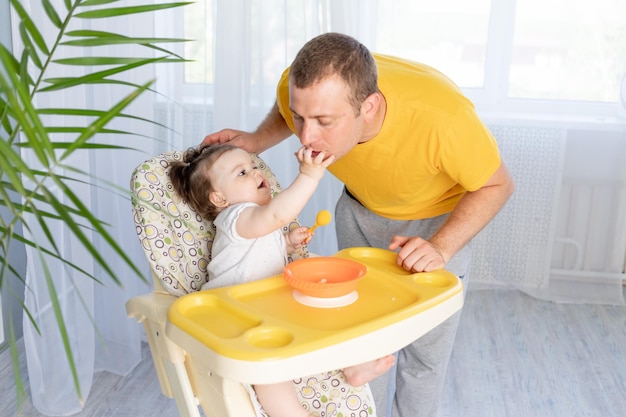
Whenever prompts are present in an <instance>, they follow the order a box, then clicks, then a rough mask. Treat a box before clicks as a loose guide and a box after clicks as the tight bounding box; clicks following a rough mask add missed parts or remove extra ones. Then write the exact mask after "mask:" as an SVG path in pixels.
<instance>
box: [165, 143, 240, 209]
mask: <svg viewBox="0 0 626 417" xmlns="http://www.w3.org/2000/svg"><path fill="white" fill-rule="evenodd" d="M234 149H239V148H237V147H236V146H233V145H229V144H219V143H218V144H213V145H208V146H205V147H203V148H189V149H187V151H186V152H185V153H184V155H183V160H182V161H177V160H175V161H172V162H170V164H169V166H170V181H171V182H172V186H173V187H174V190H175V191H176V192H177V193H178V194H179V195H180V196H181V197H182V199H183V200H184V201H186V202H187V204H189V205H190V206H191V207H192V208H193V209H194V210H195V211H196V213H198V214H199V215H200V216H202V217H203V218H205V219H206V220H209V221H213V220H215V218H216V217H217V214H218V213H219V212H220V209H219V208H218V207H215V206H214V205H213V203H211V200H209V195H210V194H211V193H212V192H213V191H214V189H213V185H212V184H211V179H210V177H209V170H210V169H211V167H212V166H213V164H214V163H215V161H217V160H218V158H219V157H220V156H222V155H224V154H225V153H226V152H229V151H232V150H234Z"/></svg>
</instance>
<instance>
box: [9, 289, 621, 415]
mask: <svg viewBox="0 0 626 417" xmlns="http://www.w3.org/2000/svg"><path fill="white" fill-rule="evenodd" d="M144 358H145V360H144V361H143V362H142V363H141V364H140V365H139V366H138V367H137V368H136V369H135V370H134V371H133V372H132V373H131V374H130V375H129V376H128V377H127V378H122V377H119V376H116V375H112V374H109V373H104V372H103V373H98V374H97V375H96V378H95V381H94V384H93V389H92V391H91V393H90V395H89V398H88V400H87V404H86V407H85V409H84V411H83V412H81V413H79V414H76V416H80V417H109V416H111V417H127V416H128V417H175V416H177V412H176V406H175V404H174V401H173V400H170V399H168V398H165V397H164V396H162V395H161V394H160V391H159V386H158V382H157V379H156V375H155V373H154V369H153V368H152V363H151V358H150V356H149V352H148V350H147V347H146V346H144ZM0 398H1V400H0V416H1V417H13V416H16V415H17V412H16V405H15V393H14V390H13V376H12V371H11V365H10V357H9V355H8V352H7V351H4V352H2V354H0ZM22 415H24V416H27V417H40V416H42V414H40V413H38V412H37V411H36V410H34V409H33V408H32V406H31V405H30V403H29V402H26V403H25V404H24V405H23V414H22ZM561 416H567V417H584V416H589V417H618V416H620V417H621V416H626V307H615V306H598V305H566V304H554V303H550V302H544V301H540V300H537V299H534V298H531V297H528V296H526V295H524V294H522V293H520V292H517V291H512V290H483V291H470V292H469V293H468V297H467V300H466V304H465V308H464V312H463V317H462V319H461V325H460V328H459V333H458V335H457V340H456V346H455V349H454V353H453V356H452V359H451V362H450V366H449V369H448V383H447V384H446V389H445V395H444V402H443V404H442V409H441V416H440V417H561Z"/></svg>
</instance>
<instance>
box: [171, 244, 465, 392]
mask: <svg viewBox="0 0 626 417" xmlns="http://www.w3.org/2000/svg"><path fill="white" fill-rule="evenodd" d="M333 256H337V257H342V258H348V259H352V260H355V261H358V262H361V263H363V264H365V265H366V266H367V268H368V271H367V273H366V274H365V276H364V277H363V279H361V281H360V282H359V284H358V288H357V293H358V299H356V301H354V302H352V303H351V304H349V305H345V306H340V307H324V308H319V307H311V306H308V305H304V304H302V303H301V302H299V301H297V300H296V298H294V294H293V289H292V288H291V287H289V286H288V285H287V283H286V282H285V280H284V279H283V277H282V275H277V276H274V277H270V278H266V279H263V280H259V281H255V282H250V283H246V284H241V285H235V286H231V287H224V288H217V289H213V290H209V291H201V292H198V293H193V294H189V295H186V296H183V297H180V298H179V299H178V300H176V301H175V302H174V303H173V304H172V306H171V308H170V310H169V313H168V319H169V322H168V325H167V329H166V332H167V334H168V337H169V338H170V339H171V340H173V341H174V342H175V343H176V344H178V345H179V346H181V347H182V348H183V349H185V350H186V351H188V352H190V353H192V356H193V357H194V358H202V359H201V360H202V361H203V362H204V363H205V364H206V366H207V367H208V369H211V370H212V371H213V372H217V373H218V374H220V375H222V376H223V377H227V378H230V379H234V380H236V381H240V382H247V383H257V384H260V383H273V382H279V381H285V380H289V379H293V378H296V377H299V376H303V375H309V374H314V373H318V372H321V371H326V370H332V369H340V368H343V367H345V366H349V365H354V364H357V363H361V362H364V361H367V360H371V359H375V358H377V357H380V356H383V355H386V354H389V353H392V352H395V351H397V350H399V349H401V348H402V347H404V346H406V345H407V344H409V343H411V342H413V341H414V340H416V339H418V338H419V337H421V336H422V335H423V334H425V333H426V332H428V331H429V330H430V329H432V328H433V327H435V326H437V325H438V324H440V323H441V322H443V321H444V320H445V319H447V318H448V317H450V316H451V315H452V314H454V312H456V311H458V310H459V309H460V308H461V307H462V305H463V296H462V293H463V291H462V283H461V282H460V280H459V279H458V278H457V277H456V276H455V275H454V274H452V273H450V272H448V271H435V272H428V273H415V274H411V273H408V272H407V271H404V270H403V269H402V268H400V267H398V266H397V265H396V263H395V259H396V254H395V253H394V252H391V251H387V250H382V249H375V248H349V249H345V250H342V251H340V252H338V253H336V254H335V255H333Z"/></svg>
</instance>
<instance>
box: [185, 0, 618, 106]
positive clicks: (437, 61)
mask: <svg viewBox="0 0 626 417" xmlns="http://www.w3.org/2000/svg"><path fill="white" fill-rule="evenodd" d="M221 1H222V0H202V1H198V2H196V3H195V4H193V5H191V6H187V7H186V8H185V25H184V26H185V30H184V36H185V37H186V38H188V39H196V40H197V41H195V42H191V43H189V45H187V46H186V48H187V50H186V51H185V54H186V57H187V58H189V59H191V60H193V62H190V63H188V64H185V72H184V79H185V83H186V87H187V88H188V89H186V91H189V92H190V94H192V95H193V94H198V92H199V91H203V88H205V90H204V91H212V90H206V87H209V88H211V87H212V83H213V80H214V78H213V76H214V59H215V58H214V57H215V55H214V54H215V32H216V29H218V28H217V27H216V26H218V25H221V27H222V29H221V30H222V31H221V32H220V35H219V36H221V37H222V38H229V39H230V36H229V34H232V33H237V32H236V31H237V30H238V29H237V25H244V27H245V28H247V32H246V34H244V35H241V36H244V39H245V42H247V43H246V47H247V48H249V53H250V55H248V56H247V57H246V58H245V62H241V61H240V62H238V65H244V64H245V65H246V67H245V71H247V72H246V73H237V74H232V76H237V77H246V82H247V85H248V86H250V87H254V86H256V87H254V88H257V87H258V86H261V87H260V88H262V89H264V90H263V91H264V92H263V96H266V95H271V94H273V88H274V85H273V83H274V82H275V78H276V73H279V71H278V70H276V68H275V67H276V66H280V67H281V68H282V65H283V63H284V62H288V60H290V59H292V58H293V56H294V55H295V50H293V45H301V44H302V43H303V42H304V39H305V38H306V39H308V38H310V37H311V36H313V35H314V34H316V33H318V32H316V31H325V30H327V28H329V27H331V26H329V25H328V24H327V23H328V22H329V21H331V22H336V21H341V22H343V23H342V24H344V25H345V28H348V29H349V30H350V31H349V32H348V33H351V34H353V35H354V36H356V37H357V38H360V39H361V40H362V41H363V42H365V43H366V44H367V45H368V46H369V47H370V48H371V49H372V50H373V51H376V52H380V53H387V54H392V55H397V56H402V57H406V58H409V59H413V60H416V61H419V62H423V63H426V64H428V65H431V66H433V67H435V68H437V69H439V70H441V71H442V72H443V73H445V74H446V75H448V76H449V77H450V78H451V79H452V80H453V81H455V82H456V83H457V84H458V85H459V86H460V87H461V88H463V90H464V92H465V93H466V94H467V95H468V96H469V97H470V98H471V99H472V100H473V101H474V102H475V103H476V104H477V107H479V108H482V109H483V110H487V111H494V110H496V109H497V111H498V112H508V111H510V112H516V113H520V112H521V113H533V112H535V113H536V112H547V113H567V114H589V115H609V114H610V115H613V114H615V109H616V108H617V106H618V105H617V103H619V91H620V83H621V80H622V78H623V77H624V70H625V64H626V24H624V23H623V20H624V16H626V2H624V0H596V1H594V2H589V1H587V0H517V1H516V0H471V1H467V0H438V1H432V0H384V1H382V0H379V1H363V2H354V3H352V5H353V8H360V9H361V10H353V9H350V10H349V13H346V11H345V10H344V11H343V13H346V14H345V15H341V16H339V15H338V14H339V13H342V12H341V9H342V7H340V5H339V4H335V3H331V2H319V0H316V1H313V0H310V1H302V0H281V1H270V2H267V1H261V0H253V1H247V2H241V4H239V3H238V2H235V3H236V4H238V5H239V6H233V7H240V8H241V9H240V10H244V12H241V13H236V14H231V16H235V19H237V20H238V21H237V22H233V23H228V18H229V17H227V16H225V15H224V14H223V13H222V15H221V16H216V13H218V11H219V12H220V13H221V12H222V11H223V10H224V5H225V4H226V1H225V0H223V1H224V3H221ZM218 3H219V5H221V6H220V7H221V8H220V9H218V8H217V6H216V5H217V4H218ZM228 4H229V5H230V3H228ZM344 9H345V8H344ZM364 12H365V13H364ZM367 14H369V15H374V16H375V18H374V19H373V20H372V21H373V22H375V23H372V24H370V23H369V21H368V22H365V21H363V19H362V17H360V16H363V15H367ZM355 19H361V20H359V22H355ZM215 22H217V23H215ZM296 22H297V24H296ZM357 23H359V24H357ZM225 25H236V26H235V27H234V28H233V29H230V28H227V29H228V30H229V32H228V34H227V35H224V34H223V29H224V28H225V27H226V26H225ZM332 27H335V26H332ZM261 28H262V29H261ZM353 28H358V29H355V30H356V31H357V33H354V32H355V30H353ZM359 30H360V31H365V32H364V33H361V35H360V36H359V33H358V31H359ZM259 31H260V32H259ZM286 33H288V35H287V36H286V35H285V34H286ZM275 35H276V36H275ZM237 36H239V34H237ZM281 37H282V38H281ZM285 37H286V39H287V41H286V42H285V40H284V39H285ZM281 39H283V40H281ZM223 46H224V45H223V44H222V47H223ZM271 51H275V52H276V53H275V54H274V55H276V56H274V55H272V56H271V57H268V52H271ZM261 53H262V56H260V58H259V56H257V55H259V54H261ZM220 56H221V55H220ZM227 58H228V57H227ZM258 60H262V64H261V63H258V62H257V61H258ZM220 61H224V57H223V56H222V58H221V59H220ZM233 65H236V64H233ZM265 84H268V85H267V86H266V85H265ZM201 87H202V88H201ZM210 94H212V93H210Z"/></svg>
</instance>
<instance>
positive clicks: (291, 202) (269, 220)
mask: <svg viewBox="0 0 626 417" xmlns="http://www.w3.org/2000/svg"><path fill="white" fill-rule="evenodd" d="M296 158H297V159H298V162H299V163H300V173H299V174H298V176H297V177H296V178H295V179H294V181H293V182H292V183H291V185H290V186H289V187H287V188H285V189H284V190H283V191H282V192H280V193H278V194H277V195H276V196H275V197H274V198H273V199H272V200H271V201H270V202H269V204H267V205H265V206H259V207H250V208H247V209H245V210H243V211H242V213H241V215H240V216H239V219H238V220H237V233H239V234H240V235H241V236H242V237H243V238H246V239H252V238H257V237H260V236H264V235H267V234H269V233H271V232H273V231H274V230H277V229H280V228H281V227H282V226H283V225H285V224H287V223H289V222H290V221H291V220H293V219H294V218H296V217H297V216H298V214H300V212H301V211H302V209H303V208H304V206H305V205H306V203H307V202H308V201H309V199H310V198H311V196H312V195H313V192H314V191H315V189H316V188H317V185H318V184H319V182H320V180H321V179H322V177H323V176H324V172H325V171H326V168H327V167H328V166H329V165H330V164H331V163H332V162H333V161H334V160H335V158H334V157H333V156H329V157H326V154H325V153H324V152H320V153H318V154H317V155H315V156H313V150H312V149H311V148H305V147H302V148H300V149H299V150H298V152H296Z"/></svg>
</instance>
